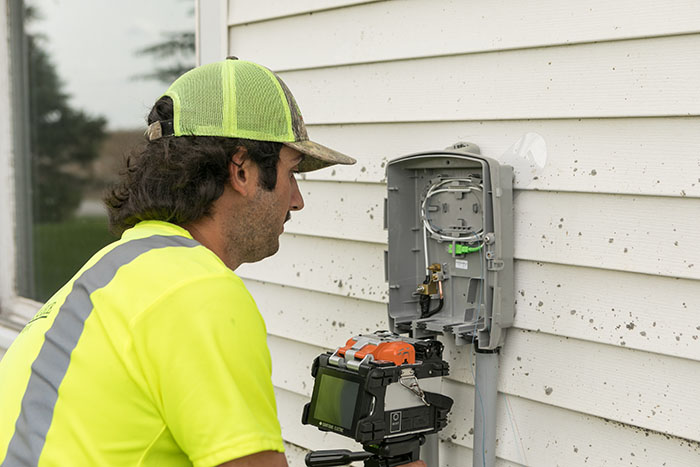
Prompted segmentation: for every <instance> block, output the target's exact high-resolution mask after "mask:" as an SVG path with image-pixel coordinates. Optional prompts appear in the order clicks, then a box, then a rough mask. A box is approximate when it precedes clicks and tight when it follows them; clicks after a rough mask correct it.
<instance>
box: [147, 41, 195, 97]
mask: <svg viewBox="0 0 700 467" xmlns="http://www.w3.org/2000/svg"><path fill="white" fill-rule="evenodd" d="M162 36H163V40H162V41H161V42H158V43H156V44H153V45H150V46H148V47H144V48H143V49H139V50H137V51H136V53H137V54H138V55H150V56H151V57H153V58H154V59H156V60H154V61H155V62H156V63H162V64H161V65H156V66H155V67H154V70H153V71H152V72H151V73H144V74H141V75H137V76H135V78H136V79H154V80H157V81H160V82H161V83H163V84H170V83H172V82H173V81H175V80H176V79H177V78H178V77H179V76H180V75H182V74H183V73H185V72H186V71H188V70H190V69H191V68H192V67H194V65H195V63H194V54H195V38H194V32H190V31H179V32H166V33H162ZM168 61H170V62H171V63H168Z"/></svg>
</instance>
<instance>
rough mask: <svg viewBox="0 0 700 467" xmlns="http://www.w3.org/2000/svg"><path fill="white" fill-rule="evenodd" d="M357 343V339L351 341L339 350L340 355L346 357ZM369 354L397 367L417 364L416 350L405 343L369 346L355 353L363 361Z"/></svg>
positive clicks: (385, 343)
mask: <svg viewBox="0 0 700 467" xmlns="http://www.w3.org/2000/svg"><path fill="white" fill-rule="evenodd" d="M356 342H357V341H356V340H355V339H352V338H351V339H349V340H348V341H347V342H346V343H345V347H341V348H340V349H338V355H340V356H341V357H345V352H346V351H348V350H350V349H351V348H352V346H353V345H355V343H356ZM367 354H371V355H372V356H373V357H374V360H381V361H386V362H392V363H394V364H396V365H403V364H413V363H416V349H415V348H413V346H412V345H411V344H409V343H408V342H403V341H392V342H381V343H379V345H374V344H367V345H365V346H364V347H362V348H361V349H359V350H357V351H356V352H355V358H356V359H358V360H362V359H363V358H365V357H366V356H367Z"/></svg>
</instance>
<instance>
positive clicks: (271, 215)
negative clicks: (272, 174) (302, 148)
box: [232, 146, 304, 263]
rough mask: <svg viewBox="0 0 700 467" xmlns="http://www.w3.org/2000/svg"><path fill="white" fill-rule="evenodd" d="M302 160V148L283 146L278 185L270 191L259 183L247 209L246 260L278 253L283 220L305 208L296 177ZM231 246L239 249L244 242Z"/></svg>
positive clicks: (278, 166) (279, 163) (254, 259)
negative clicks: (300, 150)
mask: <svg viewBox="0 0 700 467" xmlns="http://www.w3.org/2000/svg"><path fill="white" fill-rule="evenodd" d="M302 159H303V156H302V155H301V153H300V152H299V151H297V150H295V149H292V148H289V147H287V146H282V150H281V151H280V159H279V162H278V163H277V183H276V184H275V188H274V189H273V190H272V191H268V190H266V189H265V188H263V187H261V186H260V185H258V186H257V191H256V192H255V193H253V194H252V196H251V199H250V203H249V207H248V209H246V217H247V219H246V221H247V223H248V226H249V229H248V232H247V241H246V243H248V244H247V245H246V247H247V248H246V250H247V252H246V253H247V255H246V256H247V258H246V261H245V262H251V263H252V262H255V261H260V260H261V259H263V258H267V257H268V256H272V255H274V254H275V253H277V250H279V236H280V235H282V232H283V231H284V223H285V222H286V221H287V220H288V219H289V218H290V211H299V210H301V209H302V208H303V207H304V200H303V198H302V196H301V193H300V192H299V186H298V185H297V180H296V178H295V174H296V173H297V172H298V167H299V162H301V160H302ZM232 247H233V248H236V247H238V248H240V247H241V245H238V246H235V245H232Z"/></svg>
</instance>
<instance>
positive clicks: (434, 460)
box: [420, 434, 440, 467]
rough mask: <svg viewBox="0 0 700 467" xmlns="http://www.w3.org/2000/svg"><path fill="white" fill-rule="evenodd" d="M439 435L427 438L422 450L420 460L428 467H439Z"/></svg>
mask: <svg viewBox="0 0 700 467" xmlns="http://www.w3.org/2000/svg"><path fill="white" fill-rule="evenodd" d="M438 442H439V441H438V435H437V434H434V435H428V436H426V437H425V444H424V445H423V447H421V450H420V460H422V461H423V462H425V465H427V466H428V467H439V465H440V464H439V462H440V461H439V454H438V449H439V446H438Z"/></svg>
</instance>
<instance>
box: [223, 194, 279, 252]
mask: <svg viewBox="0 0 700 467" xmlns="http://www.w3.org/2000/svg"><path fill="white" fill-rule="evenodd" d="M275 215H276V210H275V199H274V197H273V195H272V193H271V192H268V191H266V190H259V191H258V193H257V194H256V195H255V198H254V199H253V200H252V201H251V203H250V204H249V205H248V206H246V208H245V209H244V210H243V212H240V213H235V215H232V216H230V217H228V218H227V223H226V226H225V229H226V232H225V238H226V239H227V243H226V254H227V255H228V256H229V257H230V258H233V257H236V258H239V259H240V263H241V264H242V263H255V262H258V261H260V260H263V259H265V258H267V257H269V256H272V255H274V254H275V253H277V251H279V246H280V245H279V236H280V233H281V232H280V231H279V225H278V221H277V220H276V219H275ZM287 218H289V213H287Z"/></svg>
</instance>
